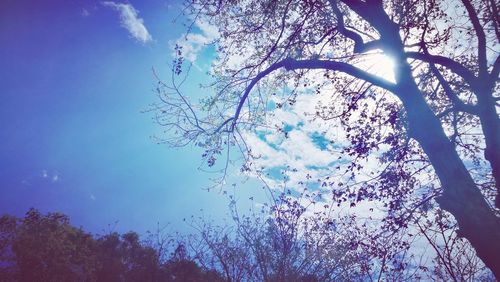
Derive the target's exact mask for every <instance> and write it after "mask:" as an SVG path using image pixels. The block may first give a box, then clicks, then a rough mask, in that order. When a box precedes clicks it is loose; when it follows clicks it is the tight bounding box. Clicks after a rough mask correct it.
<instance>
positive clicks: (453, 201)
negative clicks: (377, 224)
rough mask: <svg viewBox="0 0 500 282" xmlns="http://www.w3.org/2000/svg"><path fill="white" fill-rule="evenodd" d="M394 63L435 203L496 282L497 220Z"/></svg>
mask: <svg viewBox="0 0 500 282" xmlns="http://www.w3.org/2000/svg"><path fill="white" fill-rule="evenodd" d="M401 58H404V57H403V56H401ZM398 61H399V65H398V69H397V70H396V71H397V75H396V76H397V78H396V79H397V83H398V91H397V93H396V95H398V97H399V98H400V99H401V101H402V102H403V105H404V107H405V109H406V111H407V113H408V125H409V134H410V135H411V137H412V138H414V139H415V140H416V141H417V142H418V143H419V144H420V145H421V146H422V148H423V150H424V152H425V153H426V155H427V156H428V157H429V160H430V162H431V164H432V166H433V168H434V170H435V171H436V174H437V176H438V177H439V180H440V182H441V185H442V189H443V193H442V194H441V196H439V197H438V198H437V199H436V201H437V202H438V204H439V206H440V207H441V208H442V209H444V210H446V211H448V212H450V213H451V214H452V215H453V216H454V217H455V219H456V220H457V223H458V226H459V230H458V231H457V233H458V235H459V236H461V237H464V238H466V239H467V240H469V242H470V243H471V245H472V246H473V247H474V249H475V250H476V252H477V255H478V257H479V258H481V259H482V260H483V262H484V263H485V264H486V266H487V267H489V268H490V269H491V270H492V271H493V273H494V275H495V277H496V278H497V279H499V280H500V219H499V218H498V217H497V216H496V215H495V214H494V212H493V210H492V209H491V207H490V206H489V205H488V203H487V202H486V200H485V198H484V196H483V195H482V194H481V192H480V191H479V188H478V187H477V185H476V184H475V183H474V180H473V179H472V177H471V175H470V173H469V172H468V171H467V169H466V168H465V165H464V164H463V162H462V160H461V159H460V157H459V156H458V153H457V151H456V150H455V148H454V147H453V145H452V143H451V142H450V140H449V139H448V137H447V136H446V134H445V133H444V130H443V127H442V125H441V123H440V121H439V119H438V118H437V117H436V115H435V114H434V113H433V112H432V110H431V109H430V108H429V106H428V105H427V103H426V101H425V99H424V98H423V95H422V93H421V92H420V90H419V89H418V87H417V85H416V84H415V81H414V79H413V77H412V75H411V69H410V66H409V65H408V63H407V62H406V61H405V60H403V59H401V60H398Z"/></svg>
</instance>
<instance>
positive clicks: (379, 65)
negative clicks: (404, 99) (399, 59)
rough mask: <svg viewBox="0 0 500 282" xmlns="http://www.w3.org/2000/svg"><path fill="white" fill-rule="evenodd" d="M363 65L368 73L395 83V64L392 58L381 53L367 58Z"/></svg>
mask: <svg viewBox="0 0 500 282" xmlns="http://www.w3.org/2000/svg"><path fill="white" fill-rule="evenodd" d="M363 65H364V66H365V67H366V69H367V70H368V72H370V73H372V74H376V75H378V76H380V77H382V78H384V79H386V80H388V81H390V82H395V77H394V62H393V60H392V59H391V58H390V57H388V56H386V55H384V54H380V53H374V54H370V55H368V56H367V57H366V58H365V60H364V62H363Z"/></svg>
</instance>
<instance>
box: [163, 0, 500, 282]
mask: <svg viewBox="0 0 500 282" xmlns="http://www.w3.org/2000/svg"><path fill="white" fill-rule="evenodd" d="M497 6H498V3H496V2H495V1H493V0H461V1H456V0H443V1H437V0H418V1H417V0H387V1H382V0H366V1H361V0H282V1H274V0H272V1H271V0H269V1H259V2H258V3H256V2H254V1H232V0H227V1H226V0H193V1H188V2H187V9H186V10H187V11H189V12H188V13H190V16H192V18H194V19H196V20H201V21H204V22H205V23H209V24H212V25H215V26H216V27H217V28H218V31H219V34H220V37H219V38H217V39H216V40H215V43H216V44H215V45H216V48H217V56H218V57H217V59H216V61H215V63H214V66H213V68H212V70H213V71H212V74H213V76H214V78H215V83H214V85H213V86H214V89H215V92H216V93H215V95H214V96H213V97H209V98H206V99H204V101H203V103H202V105H201V109H202V110H204V111H200V110H199V109H200V106H197V105H194V104H191V103H189V102H188V100H187V97H185V96H184V95H183V94H182V92H181V90H180V87H181V86H182V81H181V83H177V82H176V80H175V76H174V77H173V80H172V83H171V84H165V83H163V82H161V81H160V83H159V88H158V92H159V94H160V97H161V98H162V100H163V102H164V103H163V105H161V106H159V107H158V109H159V111H158V120H159V122H160V123H162V124H164V125H165V126H167V127H168V128H169V129H171V130H172V132H173V133H174V134H175V133H176V134H177V137H178V138H177V139H175V138H173V139H168V140H166V141H168V142H170V143H171V144H173V145H183V144H187V143H189V142H194V143H195V144H196V145H198V146H201V147H203V148H205V153H204V154H203V157H204V158H205V159H206V161H207V164H208V165H209V166H213V165H214V164H215V161H216V160H217V159H218V158H221V157H222V156H225V155H226V154H225V153H224V154H223V152H225V151H227V152H229V151H230V150H231V148H232V147H233V146H236V147H237V148H240V149H241V150H242V152H243V154H244V155H245V156H246V162H245V164H244V165H243V167H242V170H243V171H246V170H250V169H255V168H252V157H253V156H252V151H251V148H248V147H246V143H245V140H244V138H243V137H242V136H243V133H244V132H245V131H253V130H256V129H257V128H258V127H259V126H261V127H262V126H264V127H267V128H274V127H275V125H274V124H273V123H269V121H267V120H266V109H267V107H268V101H270V100H271V97H273V96H275V94H276V92H278V91H277V89H279V88H285V89H286V88H287V89H289V90H287V91H285V95H284V96H285V98H284V99H283V100H282V101H281V102H279V103H277V107H278V108H283V107H285V108H286V107H287V106H289V105H293V104H294V103H295V102H296V99H297V96H298V95H299V94H301V93H302V92H304V91H302V92H301V91H299V90H300V89H301V87H303V86H305V87H306V88H313V89H315V90H316V91H317V93H319V94H321V93H323V92H326V91H327V90H325V89H328V91H327V92H328V93H331V92H332V91H331V90H332V89H333V93H331V98H330V100H329V101H328V100H327V101H326V104H320V105H318V107H317V111H316V112H315V113H313V114H314V117H315V118H316V119H322V120H324V121H330V122H331V123H332V126H337V128H341V129H343V132H344V134H345V136H346V138H347V140H348V142H346V143H344V148H343V150H342V153H343V154H341V156H340V157H341V158H343V159H344V160H347V165H346V166H343V168H342V169H345V174H346V175H349V176H351V175H352V177H350V178H349V179H347V181H346V180H344V179H337V180H331V179H318V182H319V183H324V185H325V186H326V187H330V188H331V189H332V191H333V192H334V193H333V195H334V197H335V198H334V200H335V201H339V204H340V203H343V202H348V203H350V204H351V205H356V203H358V202H360V201H363V200H365V199H369V200H377V201H382V202H384V204H385V206H386V207H387V209H388V212H387V218H386V219H385V221H384V222H385V223H386V226H385V228H387V229H397V228H400V227H405V226H407V224H408V222H409V219H410V218H412V217H413V215H411V214H412V213H413V212H414V211H415V210H417V209H418V208H417V207H418V206H420V205H421V204H422V202H419V201H416V200H415V198H418V197H417V195H424V197H423V198H429V199H435V200H436V202H437V203H438V204H439V206H440V207H441V208H442V209H443V210H445V211H447V212H449V213H451V214H452V215H453V217H454V218H455V220H456V221H457V223H458V226H457V227H458V232H459V235H460V236H461V237H464V238H466V239H467V240H468V241H469V242H470V243H471V245H472V246H473V247H474V249H475V250H476V252H477V255H478V256H479V257H480V258H481V259H482V260H483V261H484V263H485V264H486V265H487V266H488V267H489V268H490V269H491V270H492V271H493V272H494V273H495V276H496V277H497V278H500V219H499V218H498V216H497V213H498V211H495V209H494V207H492V203H493V202H494V201H493V198H494V197H495V196H496V199H497V200H496V203H497V207H500V195H499V193H498V190H499V183H500V120H499V117H498V113H497V107H498V100H499V97H498V75H499V72H500V61H499V60H500V59H499V56H498V44H499V40H500V36H499V35H500V31H499V30H500V28H499V25H500V22H499V21H500V20H499V17H498V7H497ZM177 52H178V55H179V57H178V58H177V59H176V60H175V62H174V63H175V65H174V68H173V69H172V71H173V73H174V74H177V75H179V74H180V73H181V72H182V68H181V65H182V64H183V58H182V48H179V47H178V48H177ZM374 53H380V54H384V55H387V56H388V57H390V58H392V60H393V61H394V81H391V80H389V79H387V78H385V77H381V76H379V75H377V74H374V73H371V72H369V71H368V70H367V69H365V68H366V67H365V66H363V61H364V60H365V59H366V58H369V57H370V56H372V55H373V54H374ZM184 80H185V78H184ZM184 80H183V81H184ZM334 121H336V122H334ZM274 122H275V121H274ZM278 130H282V131H283V132H284V133H285V137H287V136H286V131H285V130H283V129H281V128H279V126H278ZM373 156H376V157H377V159H378V161H379V168H378V169H375V170H374V171H371V172H367V173H369V175H372V176H373V177H372V178H371V179H370V180H369V181H355V179H356V176H359V175H360V173H361V174H362V173H364V172H365V171H366V170H363V167H364V166H366V162H367V160H372V159H374V157H373ZM256 157H258V156H256ZM332 169H333V168H332ZM434 176H435V177H434ZM417 191H419V192H417ZM412 197H413V200H412V201H410V200H411V199H412ZM433 211H434V210H433Z"/></svg>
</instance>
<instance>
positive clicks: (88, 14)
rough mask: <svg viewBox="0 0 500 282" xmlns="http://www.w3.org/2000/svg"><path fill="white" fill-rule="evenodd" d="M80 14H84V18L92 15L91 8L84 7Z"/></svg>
mask: <svg viewBox="0 0 500 282" xmlns="http://www.w3.org/2000/svg"><path fill="white" fill-rule="evenodd" d="M80 14H81V15H82V17H84V18H85V17H88V16H90V12H89V10H87V9H85V8H82V10H81V13H80Z"/></svg>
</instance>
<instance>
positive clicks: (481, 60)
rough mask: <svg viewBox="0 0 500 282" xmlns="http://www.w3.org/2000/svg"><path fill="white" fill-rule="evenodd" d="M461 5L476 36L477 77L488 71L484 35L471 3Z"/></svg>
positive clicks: (465, 1)
mask: <svg viewBox="0 0 500 282" xmlns="http://www.w3.org/2000/svg"><path fill="white" fill-rule="evenodd" d="M462 3H463V4H464V6H465V9H466V10H467V13H468V14H469V19H470V21H471V23H472V26H473V27H474V30H475V31H476V36H477V45H478V46H477V57H478V58H477V63H478V65H479V76H482V75H483V74H486V73H487V71H488V66H487V60H486V35H485V33H484V29H483V27H482V26H481V22H480V21H479V17H478V15H477V13H476V10H474V7H473V6H472V3H471V2H470V1H469V0H462Z"/></svg>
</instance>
